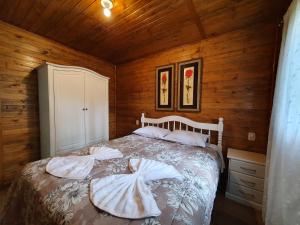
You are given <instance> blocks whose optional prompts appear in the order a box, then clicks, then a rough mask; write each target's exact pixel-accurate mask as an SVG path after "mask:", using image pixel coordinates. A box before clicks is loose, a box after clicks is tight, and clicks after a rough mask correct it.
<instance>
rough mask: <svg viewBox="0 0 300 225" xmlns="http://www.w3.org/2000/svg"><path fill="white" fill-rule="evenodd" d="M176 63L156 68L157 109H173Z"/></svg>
mask: <svg viewBox="0 0 300 225" xmlns="http://www.w3.org/2000/svg"><path fill="white" fill-rule="evenodd" d="M173 73H174V65H168V66H161V67H157V68H156V110H166V111H169V110H173V107H174V105H173V95H174V74H173Z"/></svg>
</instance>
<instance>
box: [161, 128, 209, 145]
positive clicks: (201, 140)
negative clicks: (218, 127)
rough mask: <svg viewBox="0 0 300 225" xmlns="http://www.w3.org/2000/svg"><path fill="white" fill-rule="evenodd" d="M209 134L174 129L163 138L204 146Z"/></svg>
mask: <svg viewBox="0 0 300 225" xmlns="http://www.w3.org/2000/svg"><path fill="white" fill-rule="evenodd" d="M208 137H209V135H207V134H200V133H196V132H192V131H184V130H175V131H173V132H171V133H170V134H169V135H167V136H165V137H164V138H163V139H164V140H167V141H173V142H178V143H181V144H185V145H192V146H200V147H206V142H207V140H208Z"/></svg>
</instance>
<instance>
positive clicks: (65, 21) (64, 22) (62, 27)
mask: <svg viewBox="0 0 300 225" xmlns="http://www.w3.org/2000/svg"><path fill="white" fill-rule="evenodd" d="M95 1H96V0H81V1H80V2H79V3H78V4H77V5H75V7H74V8H73V9H72V11H71V12H69V13H68V14H66V15H65V16H64V17H63V18H61V19H60V20H59V21H58V22H57V24H56V29H55V30H51V31H49V32H48V33H47V34H48V36H51V37H54V38H55V39H58V35H60V34H61V33H62V32H64V31H66V27H68V25H69V23H70V22H72V21H74V20H75V19H76V18H77V17H78V16H80V14H81V13H82V12H83V11H84V10H86V9H87V8H88V7H89V6H90V5H91V4H93V3H94V2H95Z"/></svg>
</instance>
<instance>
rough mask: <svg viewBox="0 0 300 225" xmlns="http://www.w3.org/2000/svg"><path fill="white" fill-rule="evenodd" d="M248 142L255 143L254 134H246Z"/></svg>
mask: <svg viewBox="0 0 300 225" xmlns="http://www.w3.org/2000/svg"><path fill="white" fill-rule="evenodd" d="M248 141H255V132H249V133H248Z"/></svg>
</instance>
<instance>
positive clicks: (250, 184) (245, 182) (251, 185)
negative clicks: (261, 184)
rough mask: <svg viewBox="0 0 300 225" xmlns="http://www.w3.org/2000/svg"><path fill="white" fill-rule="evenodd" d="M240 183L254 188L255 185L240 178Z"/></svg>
mask: <svg viewBox="0 0 300 225" xmlns="http://www.w3.org/2000/svg"><path fill="white" fill-rule="evenodd" d="M240 181H241V182H242V183H244V184H246V185H247V186H250V187H255V185H256V184H255V183H254V182H250V181H246V180H243V179H241V178H240Z"/></svg>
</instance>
